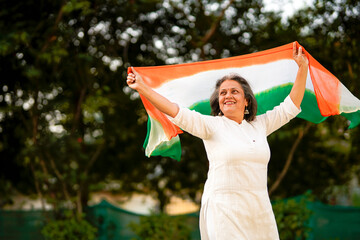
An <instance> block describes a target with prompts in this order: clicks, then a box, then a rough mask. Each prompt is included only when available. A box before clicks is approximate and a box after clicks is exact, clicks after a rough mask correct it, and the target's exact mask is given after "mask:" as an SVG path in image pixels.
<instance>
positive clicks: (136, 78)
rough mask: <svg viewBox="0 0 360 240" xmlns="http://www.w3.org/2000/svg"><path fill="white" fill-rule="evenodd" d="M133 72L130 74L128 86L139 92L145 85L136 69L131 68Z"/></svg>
mask: <svg viewBox="0 0 360 240" xmlns="http://www.w3.org/2000/svg"><path fill="white" fill-rule="evenodd" d="M131 69H132V72H131V73H129V74H128V76H127V79H126V83H127V84H128V86H129V87H130V88H132V89H134V90H136V91H139V90H140V88H141V87H143V86H144V85H145V83H144V80H143V79H142V77H141V76H140V75H139V74H138V73H137V72H135V70H134V68H131Z"/></svg>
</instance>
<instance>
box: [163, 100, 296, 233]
mask: <svg viewBox="0 0 360 240" xmlns="http://www.w3.org/2000/svg"><path fill="white" fill-rule="evenodd" d="M300 111H301V110H299V109H298V108H297V107H296V106H295V105H294V103H293V102H292V100H291V98H290V97H289V96H288V97H287V98H286V99H285V100H284V102H283V103H281V104H280V105H279V106H277V107H275V108H274V109H273V110H271V111H268V112H266V113H265V114H262V115H260V116H257V117H256V119H255V120H254V121H252V122H250V123H249V122H247V121H246V120H244V121H242V123H241V124H238V123H237V122H235V121H233V120H230V119H228V118H226V117H224V116H222V117H220V116H219V117H213V116H206V115H201V114H200V113H197V112H195V111H190V110H189V109H187V108H181V109H180V111H179V113H178V114H177V116H176V117H175V118H170V120H171V121H172V122H173V123H175V124H176V125H177V126H179V127H180V128H182V129H183V130H184V131H187V132H189V133H190V134H192V135H194V136H196V137H199V138H201V139H203V142H204V145H205V150H206V153H207V157H208V160H209V172H208V178H207V180H206V183H205V187H204V192H203V196H202V200H201V210H200V233H201V239H203V240H207V239H211V240H214V239H217V240H224V239H242V240H245V239H249V240H257V239H266V240H272V239H279V234H278V230H277V226H276V221H275V217H274V213H273V211H272V207H271V203H270V199H269V194H268V190H267V165H268V162H269V160H270V149H269V144H268V142H267V136H268V135H269V134H270V133H272V132H274V131H275V130H277V129H278V128H280V127H281V126H283V125H284V124H286V123H287V122H289V121H290V120H291V119H292V118H294V117H295V116H296V115H297V114H298V113H299V112H300Z"/></svg>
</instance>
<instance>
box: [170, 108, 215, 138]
mask: <svg viewBox="0 0 360 240" xmlns="http://www.w3.org/2000/svg"><path fill="white" fill-rule="evenodd" d="M168 118H169V120H170V121H171V122H172V123H174V124H175V125H177V126H178V127H180V128H181V129H182V130H184V131H186V132H188V133H190V134H191V135H194V136H195V137H198V138H201V139H209V138H210V137H211V136H212V134H213V133H214V131H215V129H216V125H217V124H216V118H215V117H213V116H208V115H203V114H201V113H198V112H196V111H194V110H190V109H188V108H184V107H183V108H180V110H179V112H178V114H177V115H176V116H175V117H174V118H172V117H169V116H168Z"/></svg>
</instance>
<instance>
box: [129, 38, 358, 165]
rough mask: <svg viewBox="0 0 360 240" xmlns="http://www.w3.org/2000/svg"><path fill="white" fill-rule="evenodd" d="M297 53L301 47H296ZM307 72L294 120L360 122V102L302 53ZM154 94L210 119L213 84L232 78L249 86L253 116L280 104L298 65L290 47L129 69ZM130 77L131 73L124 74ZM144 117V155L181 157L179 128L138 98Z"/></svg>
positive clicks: (351, 124) (353, 123)
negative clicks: (254, 109) (236, 76)
mask: <svg viewBox="0 0 360 240" xmlns="http://www.w3.org/2000/svg"><path fill="white" fill-rule="evenodd" d="M296 44H297V48H298V47H299V46H300V45H299V44H298V43H296ZM303 52H304V53H305V54H306V56H307V58H308V59H309V71H308V76H307V82H306V90H305V96H304V99H303V102H302V104H301V108H302V112H301V113H300V114H299V115H298V116H297V117H299V118H302V119H305V120H307V121H310V122H313V123H320V122H322V121H324V120H325V119H326V118H327V117H328V116H331V115H339V114H341V115H343V116H345V117H346V118H347V119H348V120H349V121H350V126H349V128H353V127H355V126H357V125H358V124H359V123H360V100H359V99H357V98H356V97H355V96H354V95H353V94H351V92H350V91H349V90H348V89H347V88H346V87H345V86H344V85H343V84H342V83H341V82H340V81H339V80H338V79H337V78H336V77H335V76H334V75H333V74H331V73H330V72H329V71H328V70H326V69H325V68H324V67H323V66H322V65H321V64H320V63H319V62H317V61H316V60H315V59H314V58H313V57H312V56H311V55H310V54H309V53H308V52H306V50H305V49H304V48H303ZM134 70H135V71H136V72H137V73H138V74H140V75H141V76H142V78H143V80H144V82H145V83H147V84H148V85H149V86H150V87H151V88H153V89H154V90H155V91H156V92H158V93H160V94H161V95H163V96H164V97H166V98H168V99H169V100H170V101H172V102H175V103H177V104H178V105H179V106H181V107H187V108H189V109H193V110H195V111H198V112H200V113H202V114H207V115H210V112H211V108H210V102H209V99H210V96H211V94H212V92H213V91H214V87H215V83H216V81H217V80H218V79H220V78H221V77H223V76H224V75H227V74H229V73H237V74H239V75H240V76H242V77H244V78H245V79H246V80H247V81H248V82H249V84H250V86H251V88H252V90H253V92H254V94H255V97H256V100H257V102H258V112H257V114H258V115H259V114H263V113H265V112H266V111H267V110H270V109H273V108H274V107H275V106H277V105H279V104H280V103H281V102H282V101H283V100H284V99H285V97H286V96H287V95H288V94H289V93H290V90H291V88H292V86H293V83H294V81H295V79H296V74H297V70H298V66H297V64H296V62H295V61H294V60H293V43H289V44H286V45H283V46H280V47H276V48H272V49H269V50H265V51H261V52H256V53H252V54H246V55H241V56H237V57H229V58H224V59H218V60H210V61H203V62H194V63H185V64H177V65H167V66H155V67H134ZM128 72H131V68H129V69H128ZM140 97H141V100H142V102H143V104H144V107H145V109H146V111H147V113H148V115H149V118H148V125H147V127H148V129H147V136H146V139H145V142H144V148H145V154H146V156H148V157H150V156H159V155H161V156H168V157H171V158H174V159H176V160H180V158H181V146H180V139H179V136H178V135H179V134H180V133H182V131H181V129H180V128H179V127H177V126H175V125H174V124H173V123H171V122H170V121H169V119H168V118H167V117H166V116H165V115H164V114H163V113H161V112H160V111H159V110H158V109H156V108H155V107H154V106H153V105H152V104H151V103H150V102H149V101H148V100H147V99H146V98H145V97H143V96H140Z"/></svg>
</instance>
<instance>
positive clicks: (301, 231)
mask: <svg viewBox="0 0 360 240" xmlns="http://www.w3.org/2000/svg"><path fill="white" fill-rule="evenodd" d="M307 201H308V200H307V199H306V198H301V199H296V198H293V199H288V200H284V201H283V200H281V201H278V202H275V203H274V204H273V205H272V206H273V211H274V214H275V218H276V223H277V226H278V230H279V235H280V239H282V240H294V239H295V240H303V239H307V238H308V237H309V233H310V232H311V228H310V227H309V220H310V217H311V214H312V212H311V210H309V209H308V208H307V206H306V202H307Z"/></svg>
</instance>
